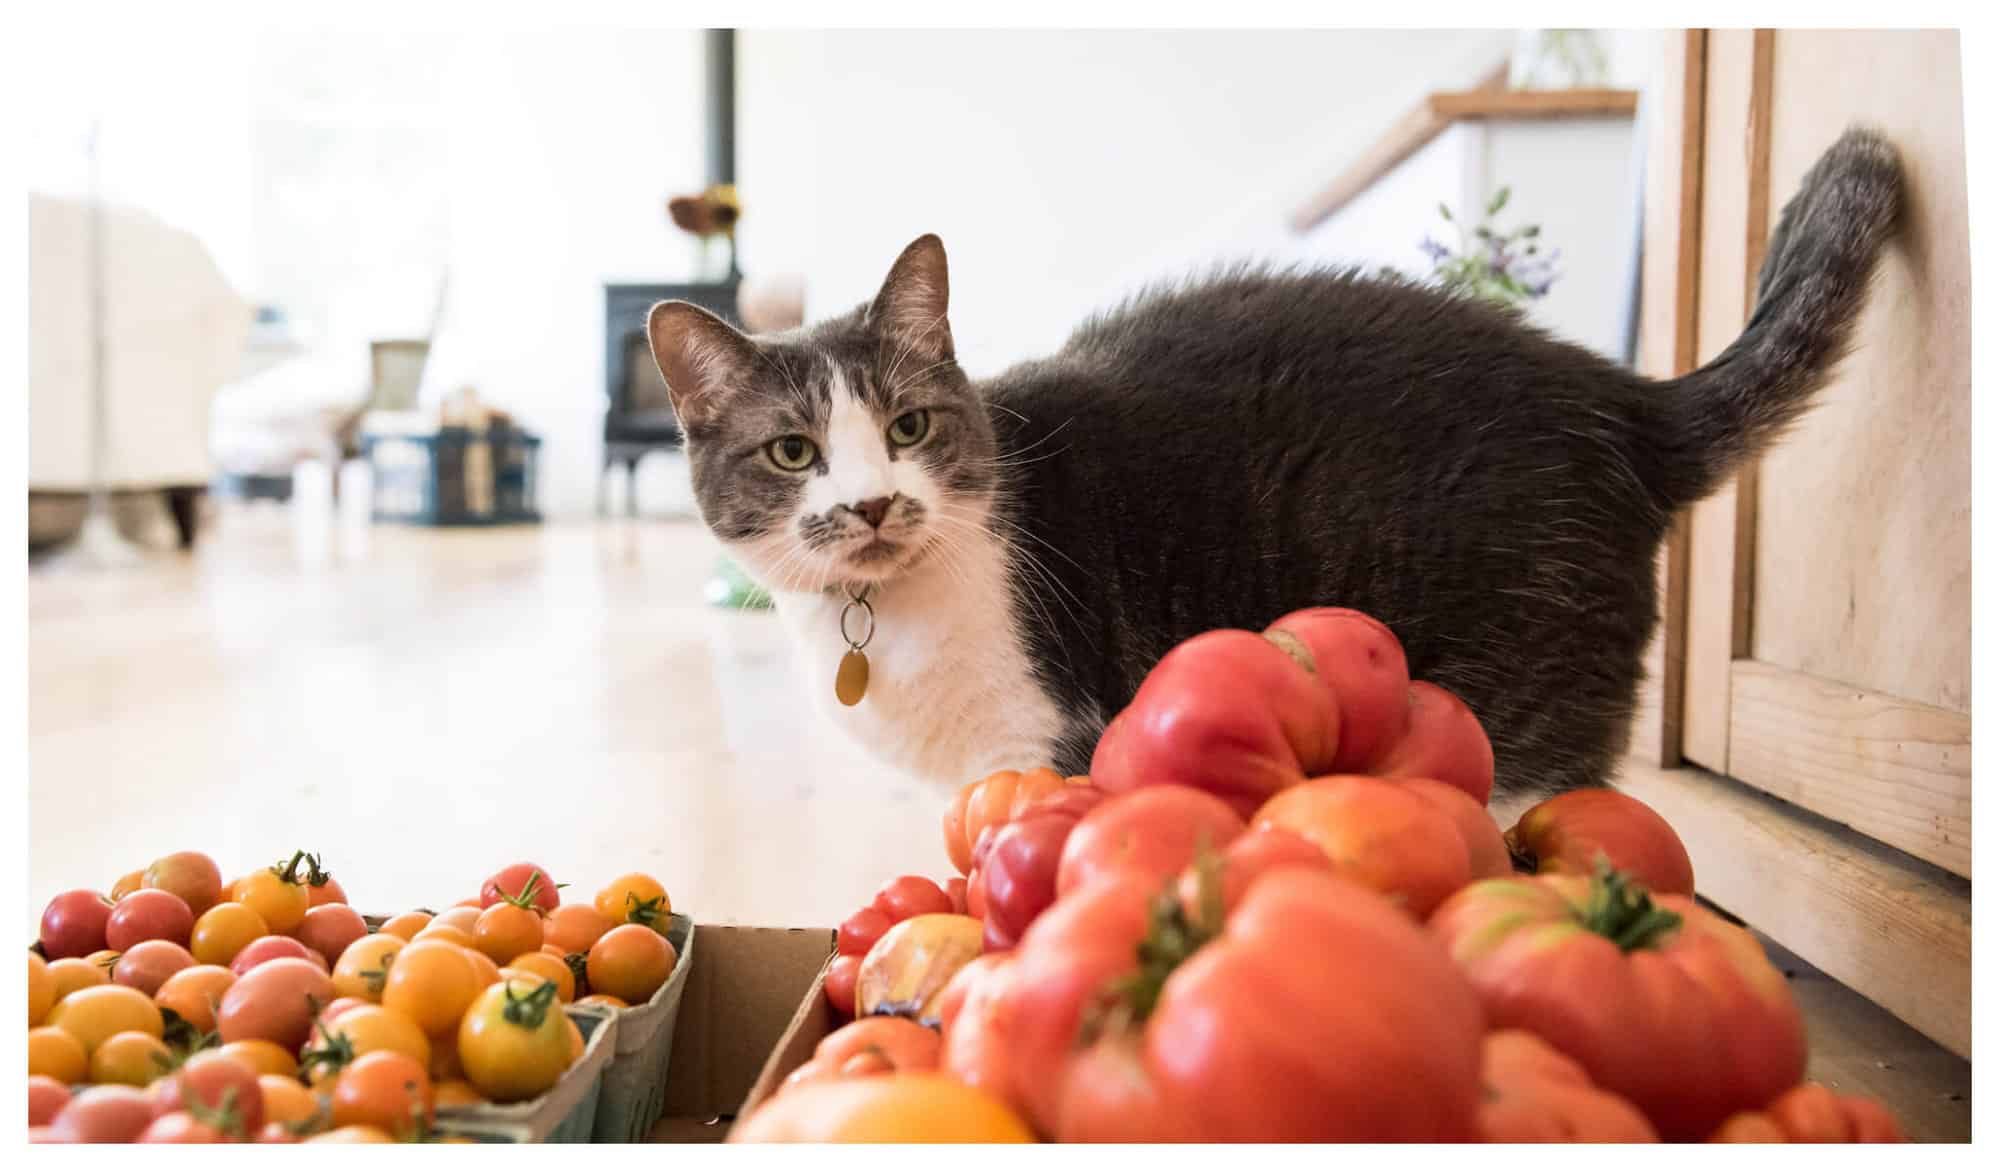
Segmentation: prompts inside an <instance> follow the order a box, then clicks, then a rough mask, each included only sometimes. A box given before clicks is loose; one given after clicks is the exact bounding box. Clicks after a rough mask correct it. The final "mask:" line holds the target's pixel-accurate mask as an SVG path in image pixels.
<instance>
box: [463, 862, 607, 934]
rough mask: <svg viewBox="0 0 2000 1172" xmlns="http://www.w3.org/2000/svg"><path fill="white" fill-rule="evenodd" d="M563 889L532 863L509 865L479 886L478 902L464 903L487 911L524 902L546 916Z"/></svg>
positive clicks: (558, 902)
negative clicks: (508, 901)
mask: <svg viewBox="0 0 2000 1172" xmlns="http://www.w3.org/2000/svg"><path fill="white" fill-rule="evenodd" d="M562 886H563V885H562V884H560V883H557V882H556V881H555V880H553V879H551V878H549V873H548V872H547V871H544V870H542V869H541V868H540V867H538V866H536V865H535V864H533V863H511V864H509V865H507V866H505V867H502V868H500V869H499V870H498V871H496V872H494V873H493V875H492V876H491V877H489V878H488V879H487V880H486V882H485V883H483V884H481V885H480V888H479V898H478V899H477V900H466V901H465V904H466V905H470V906H472V907H479V908H489V907H492V906H493V905H494V904H496V903H500V902H501V901H503V900H506V899H509V898H512V899H516V900H519V899H526V900H529V901H530V902H532V903H533V904H534V905H535V906H536V907H538V908H540V909H542V914H543V915H547V914H549V913H550V912H552V911H554V910H556V907H557V905H559V904H561V903H562V893H561V890H560V888H561V887H562ZM618 922H619V923H621V924H622V923H624V922H625V921H624V920H623V919H620V920H619V921H618Z"/></svg>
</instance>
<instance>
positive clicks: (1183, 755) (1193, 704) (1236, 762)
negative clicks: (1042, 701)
mask: <svg viewBox="0 0 2000 1172" xmlns="http://www.w3.org/2000/svg"><path fill="white" fill-rule="evenodd" d="M1288 646H1289V647H1290V648H1291V649H1292V651H1290V652H1288V650H1287V648H1284V647H1280V646H1279V644H1278V643H1275V642H1273V641H1272V640H1270V639H1267V638H1265V637H1264V636H1262V635H1256V634H1252V633H1251V632H1249V631H1234V630H1223V631H1208V632H1205V633H1203V634H1200V635H1196V636H1195V637H1194V638H1192V639H1189V640H1188V641H1187V642H1185V643H1182V644H1180V645H1179V646H1178V647H1175V648H1174V649H1173V650H1171V651H1169V652H1167V653H1166V655H1165V656H1163V657H1162V658H1161V659H1160V662H1159V663H1158V664H1156V665H1154V667H1153V670H1152V671H1151V672H1149V673H1147V676H1146V678H1145V680H1144V681H1143V682H1142V683H1140V685H1139V691H1138V693H1137V694H1136V695H1134V696H1133V697H1132V702H1131V703H1130V704H1129V705H1127V706H1126V707H1125V709H1124V711H1122V712H1120V713H1119V714H1118V715H1117V716H1115V717H1113V718H1112V720H1111V723H1110V724H1109V725H1108V726H1106V727H1105V730H1104V735H1103V736H1101V737H1100V738H1099V739H1098V742H1097V751H1096V753H1095V755H1094V756H1092V757H1091V760H1090V778H1091V781H1092V782H1093V783H1094V784H1096V785H1098V786H1099V787H1101V788H1103V789H1104V790H1105V791H1106V792H1108V793H1113V794H1120V793H1125V792H1126V791H1128V790H1135V789H1139V788H1142V787H1144V786H1152V785H1185V786H1191V787H1193V788H1196V789H1204V790H1207V791H1209V792H1210V793H1213V794H1215V795H1216V796H1218V797H1220V798H1222V799H1223V800H1224V801H1226V802H1228V803H1229V805H1230V806H1231V808H1233V809H1234V810H1235V811H1236V812H1237V814H1238V815H1240V816H1243V817H1248V816H1249V815H1250V814H1251V813H1253V812H1254V811H1255V810H1256V809H1257V807H1258V806H1261V805H1263V804H1264V801H1265V800H1266V799H1267V798H1269V797H1270V796H1271V795H1272V794H1274V793H1276V792H1278V791H1279V790H1281V789H1284V788H1286V787H1287V786H1293V785H1297V784H1298V783H1299V782H1301V781H1303V780H1305V779H1306V778H1307V777H1310V776H1313V775H1315V774H1319V773H1324V772H1325V771H1326V770H1327V769H1328V768H1330V767H1331V764H1332V762H1333V759H1334V757H1335V755H1336V754H1337V753H1338V751H1339V749H1340V727H1341V725H1340V700H1339V698H1338V697H1336V696H1335V695H1334V694H1333V690H1332V689H1331V688H1329V687H1328V686H1327V684H1326V681H1325V680H1323V679H1321V678H1319V677H1318V676H1316V675H1313V674H1312V673H1311V672H1308V671H1306V670H1305V669H1304V668H1303V667H1301V665H1300V663H1299V661H1298V660H1296V659H1295V658H1293V652H1295V651H1296V649H1297V648H1298V646H1299V643H1298V640H1296V639H1294V640H1291V641H1290V643H1289V645H1288Z"/></svg>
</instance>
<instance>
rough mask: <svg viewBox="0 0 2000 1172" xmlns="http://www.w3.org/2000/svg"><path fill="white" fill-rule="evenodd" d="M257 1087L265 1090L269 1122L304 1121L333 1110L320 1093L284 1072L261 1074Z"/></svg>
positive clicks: (265, 1104)
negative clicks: (283, 1073)
mask: <svg viewBox="0 0 2000 1172" xmlns="http://www.w3.org/2000/svg"><path fill="white" fill-rule="evenodd" d="M257 1087H258V1089H259V1090H261V1091H263V1092H264V1119H265V1120H266V1121H267V1122H270V1121H276V1122H278V1123H304V1122H305V1121H306V1120H308V1119H311V1118H312V1117H313V1116H315V1115H318V1114H320V1113H321V1112H322V1111H325V1112H328V1113H329V1115H330V1114H331V1112H332V1106H331V1105H330V1104H329V1103H328V1102H327V1101H326V1100H325V1099H323V1098H321V1097H320V1096H319V1095H316V1094H314V1093H313V1092H312V1091H310V1090H308V1089H306V1085H305V1084H304V1083H302V1082H300V1081H299V1080H298V1079H295V1078H289V1077H287V1076H285V1075H282V1074H260V1075H258V1076H257Z"/></svg>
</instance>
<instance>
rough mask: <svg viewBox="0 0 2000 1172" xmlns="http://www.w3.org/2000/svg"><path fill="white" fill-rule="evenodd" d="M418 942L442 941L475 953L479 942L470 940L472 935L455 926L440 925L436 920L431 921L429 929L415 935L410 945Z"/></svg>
mask: <svg viewBox="0 0 2000 1172" xmlns="http://www.w3.org/2000/svg"><path fill="white" fill-rule="evenodd" d="M418 940H444V941H447V942H449V943H451V944H454V945H456V946H458V947H460V948H464V949H468V950H471V951H475V952H476V951H478V949H479V942H478V941H477V940H474V939H473V938H472V933H470V932H468V931H466V930H465V929H464V928H461V927H459V926H458V925H457V924H440V923H438V922H437V921H436V920H432V921H431V925H430V927H428V928H425V929H424V930H423V931H421V932H419V933H417V934H416V937H415V938H414V939H412V940H411V941H410V943H412V944H414V943H416V942H417V941H418Z"/></svg>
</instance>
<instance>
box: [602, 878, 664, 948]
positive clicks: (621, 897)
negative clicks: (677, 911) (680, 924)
mask: <svg viewBox="0 0 2000 1172" xmlns="http://www.w3.org/2000/svg"><path fill="white" fill-rule="evenodd" d="M593 903H594V904H595V906H596V907H597V911H598V914H599V915H602V916H603V917H604V918H605V919H607V920H610V921H611V922H612V923H614V924H644V925H646V926H647V927H649V928H652V929H653V930H654V931H656V932H658V933H660V934H661V935H662V936H664V935H666V933H667V918H668V917H669V916H671V915H673V912H674V902H673V900H671V899H668V898H667V889H666V888H664V887H662V886H660V881H659V880H658V879H655V878H653V877H652V876H651V875H642V874H640V873H638V872H636V871H635V872H632V873H631V874H629V875H620V876H619V877H618V878H616V879H613V880H612V881H611V882H609V883H607V884H605V885H604V888H603V890H601V891H599V892H598V893H597V898H596V900H594V901H593Z"/></svg>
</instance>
